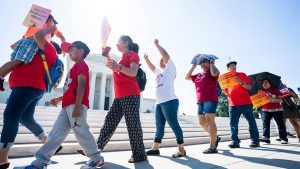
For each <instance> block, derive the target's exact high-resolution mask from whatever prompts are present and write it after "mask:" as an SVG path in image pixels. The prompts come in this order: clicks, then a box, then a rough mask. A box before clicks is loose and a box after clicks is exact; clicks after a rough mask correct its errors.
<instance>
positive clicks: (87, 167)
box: [80, 159, 104, 169]
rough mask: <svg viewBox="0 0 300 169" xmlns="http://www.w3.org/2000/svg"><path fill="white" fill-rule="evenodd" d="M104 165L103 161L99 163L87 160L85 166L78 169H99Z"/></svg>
mask: <svg viewBox="0 0 300 169" xmlns="http://www.w3.org/2000/svg"><path fill="white" fill-rule="evenodd" d="M103 165H104V159H102V160H100V161H97V162H95V161H92V160H89V161H88V162H86V164H84V165H82V166H81V167H80V169H94V168H100V167H102V166H103Z"/></svg>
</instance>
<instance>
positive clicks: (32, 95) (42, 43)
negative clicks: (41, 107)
mask: <svg viewBox="0 0 300 169" xmlns="http://www.w3.org/2000/svg"><path fill="white" fill-rule="evenodd" d="M55 29H56V26H55V25H52V26H49V27H48V28H47V29H42V30H39V31H37V32H36V33H35V34H34V36H33V38H34V40H35V41H36V43H37V45H38V47H39V49H40V50H42V51H43V53H44V54H45V56H46V61H47V63H48V66H49V68H51V67H52V66H53V65H54V62H55V60H56V57H57V56H56V51H55V48H54V47H53V46H52V45H51V44H50V43H49V42H47V41H46V38H45V37H46V36H47V35H49V34H51V33H53V32H54V31H55ZM44 73H45V68H44V65H43V61H42V58H41V56H40V55H39V54H36V55H35V57H34V58H33V60H32V61H31V62H30V63H29V64H23V65H20V66H18V67H15V68H14V69H13V71H12V72H11V74H10V77H9V85H10V88H11V89H12V91H11V94H10V96H9V99H8V103H7V106H6V108H5V110H4V113H3V116H4V119H3V128H2V134H1V141H0V168H8V167H9V162H8V152H9V149H10V147H12V146H13V144H14V140H15V138H16V135H17V133H18V129H19V123H21V124H22V125H24V126H25V127H26V128H28V129H29V130H30V131H31V132H32V133H34V134H35V136H36V137H38V138H39V139H41V141H42V142H43V143H44V142H45V141H46V138H47V137H46V133H45V132H44V130H43V128H42V127H41V126H40V125H39V124H38V123H37V122H36V121H35V119H34V110H35V106H36V104H37V102H38V101H39V100H40V99H41V98H42V96H43V94H44V91H45V89H46V82H45V77H44Z"/></svg>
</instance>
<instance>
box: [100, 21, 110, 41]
mask: <svg viewBox="0 0 300 169" xmlns="http://www.w3.org/2000/svg"><path fill="white" fill-rule="evenodd" d="M110 32H111V27H110V25H109V22H108V20H107V18H106V16H104V18H103V22H102V29H101V41H102V47H106V43H107V40H108V37H109V34H110Z"/></svg>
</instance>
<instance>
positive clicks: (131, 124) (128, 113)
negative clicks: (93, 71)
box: [97, 96, 147, 159]
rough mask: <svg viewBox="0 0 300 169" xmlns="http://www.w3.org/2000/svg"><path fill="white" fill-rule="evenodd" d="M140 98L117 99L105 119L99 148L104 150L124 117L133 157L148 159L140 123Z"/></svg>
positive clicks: (98, 142) (98, 141)
mask: <svg viewBox="0 0 300 169" xmlns="http://www.w3.org/2000/svg"><path fill="white" fill-rule="evenodd" d="M139 108H140V96H126V97H122V98H118V99H115V100H114V101H113V104H112V106H111V108H110V110H109V112H108V114H107V116H106V117H105V121H104V125H103V128H102V129H101V131H100V135H99V138H98V140H97V144H98V148H99V149H101V150H103V149H104V147H105V145H106V144H107V143H108V141H109V140H110V139H111V137H112V135H113V134H114V132H115V131H116V129H117V126H118V124H119V123H120V121H121V119H122V117H123V115H124V116H125V121H126V125H127V130H128V135H129V141H130V146H131V150H132V157H133V158H136V159H147V155H146V152H145V146H144V143H143V131H142V126H141V121H140V114H139Z"/></svg>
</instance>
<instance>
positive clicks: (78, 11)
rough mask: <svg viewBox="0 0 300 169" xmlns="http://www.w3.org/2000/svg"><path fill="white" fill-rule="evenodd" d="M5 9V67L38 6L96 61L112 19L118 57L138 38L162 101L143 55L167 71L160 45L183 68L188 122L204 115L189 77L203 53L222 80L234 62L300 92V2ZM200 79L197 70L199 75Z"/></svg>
mask: <svg viewBox="0 0 300 169" xmlns="http://www.w3.org/2000/svg"><path fill="white" fill-rule="evenodd" d="M0 4H1V5H0V9H1V13H2V14H1V15H0V23H1V27H0V30H1V31H0V51H1V55H0V58H1V59H0V64H1V65H3V64H4V63H5V62H7V61H9V58H10V53H11V52H12V51H11V49H10V48H9V46H10V45H11V44H12V43H14V42H15V41H17V40H18V39H20V37H22V35H23V34H24V33H25V31H26V29H27V28H26V27H25V26H23V25H22V23H23V20H24V18H25V16H26V15H27V13H28V11H29V9H30V7H31V5H32V4H36V5H39V6H43V7H45V8H48V9H51V10H52V12H51V13H52V14H53V15H54V17H55V19H56V20H57V21H58V22H59V24H58V25H57V27H58V28H59V30H61V31H62V32H63V34H64V36H65V37H66V40H67V41H69V42H73V41H76V40H81V41H83V42H85V43H86V44H87V45H88V46H89V47H90V49H91V53H98V54H99V53H101V48H100V47H101V36H100V34H101V24H102V18H103V16H104V15H105V16H106V17H107V19H108V21H109V23H110V25H111V27H112V31H111V34H110V37H109V39H108V45H109V46H112V53H115V54H117V55H119V56H120V53H119V52H118V51H117V49H116V44H117V41H118V39H119V37H120V36H121V35H129V36H131V37H132V39H133V41H134V42H136V43H137V44H139V46H140V52H139V55H140V59H141V63H142V68H143V69H144V70H145V71H146V72H147V77H148V83H147V85H146V90H145V91H144V93H143V96H144V97H145V98H155V93H154V92H153V91H154V89H155V81H154V79H155V76H154V75H153V74H152V73H151V71H150V69H148V67H147V66H146V63H145V62H144V59H143V54H144V53H148V54H149V58H150V60H151V61H152V62H153V63H154V64H155V65H156V66H157V67H158V66H159V64H158V63H159V58H160V55H159V53H158V51H157V49H156V48H155V47H154V45H153V41H154V39H155V38H158V39H159V40H160V44H161V45H162V46H163V47H164V48H165V49H166V50H167V51H168V53H169V55H170V56H171V58H172V60H173V61H174V63H175V65H176V66H177V78H176V80H175V93H176V95H177V96H178V98H179V102H180V106H179V112H180V114H181V113H185V114H191V115H192V114H194V115H195V114H196V112H197V111H196V110H197V105H196V92H195V87H194V84H193V83H192V82H191V81H187V80H185V79H184V77H185V75H186V73H187V72H188V70H189V69H190V67H191V64H190V63H191V60H192V58H193V57H194V56H195V55H196V54H199V53H202V54H214V55H216V56H217V57H219V59H218V60H217V61H216V66H217V68H218V69H219V70H220V72H221V74H222V73H226V72H227V70H226V63H227V62H228V61H229V57H230V58H231V60H235V61H237V62H238V64H237V68H238V71H241V72H244V73H246V74H248V75H250V74H255V73H259V72H263V71H268V72H271V73H274V74H277V75H279V76H281V77H282V81H283V83H285V84H286V85H287V86H289V87H291V88H293V89H294V90H296V89H297V87H300V82H299V74H300V66H299V63H300V62H299V61H300V59H299V54H300V10H299V9H300V1H298V0H263V1H262V0H243V1H241V0H64V1H62V0H51V1H49V0H11V1H3V2H1V3H0ZM54 40H55V41H56V42H59V40H58V39H55V38H54ZM63 59H65V58H63ZM200 71H201V69H200V68H197V69H196V70H195V73H198V72H200Z"/></svg>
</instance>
